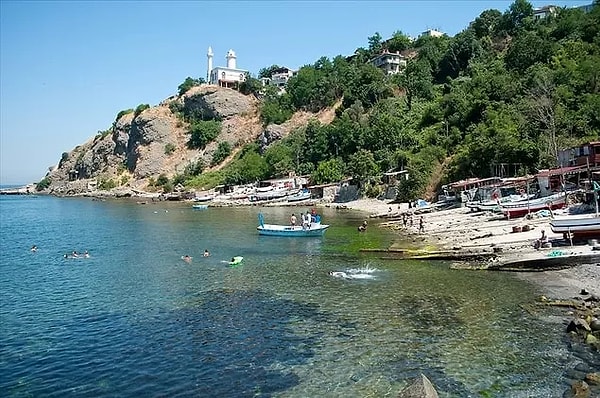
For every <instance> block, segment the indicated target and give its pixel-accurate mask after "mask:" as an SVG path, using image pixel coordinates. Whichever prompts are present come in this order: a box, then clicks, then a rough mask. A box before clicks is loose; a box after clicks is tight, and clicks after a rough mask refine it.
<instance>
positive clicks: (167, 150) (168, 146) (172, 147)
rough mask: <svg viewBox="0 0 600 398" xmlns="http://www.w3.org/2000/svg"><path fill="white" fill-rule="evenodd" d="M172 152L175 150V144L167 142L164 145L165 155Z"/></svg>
mask: <svg viewBox="0 0 600 398" xmlns="http://www.w3.org/2000/svg"><path fill="white" fill-rule="evenodd" d="M173 152H175V145H174V144H171V143H170V142H169V143H168V144H166V145H165V155H171V154H172V153H173Z"/></svg>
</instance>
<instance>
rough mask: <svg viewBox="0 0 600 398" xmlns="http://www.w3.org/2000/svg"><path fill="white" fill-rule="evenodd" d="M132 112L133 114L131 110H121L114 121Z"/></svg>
mask: <svg viewBox="0 0 600 398" xmlns="http://www.w3.org/2000/svg"><path fill="white" fill-rule="evenodd" d="M132 112H133V109H123V110H122V111H120V112H119V113H117V118H116V119H115V121H116V120H119V119H120V118H121V117H123V116H125V115H127V114H129V113H132Z"/></svg>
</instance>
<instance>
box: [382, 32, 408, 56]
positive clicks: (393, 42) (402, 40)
mask: <svg viewBox="0 0 600 398" xmlns="http://www.w3.org/2000/svg"><path fill="white" fill-rule="evenodd" d="M385 45H386V47H387V49H388V50H389V51H391V52H396V51H400V52H401V51H404V50H406V49H407V48H409V47H410V38H409V37H408V36H407V35H405V34H404V33H402V31H400V30H398V31H396V32H394V34H393V35H392V37H391V38H390V39H389V40H387V41H386V42H385Z"/></svg>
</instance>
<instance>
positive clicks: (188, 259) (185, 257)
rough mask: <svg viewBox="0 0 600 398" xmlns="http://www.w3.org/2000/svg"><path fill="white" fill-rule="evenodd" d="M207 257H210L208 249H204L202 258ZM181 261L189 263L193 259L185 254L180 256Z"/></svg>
mask: <svg viewBox="0 0 600 398" xmlns="http://www.w3.org/2000/svg"><path fill="white" fill-rule="evenodd" d="M208 256H210V252H209V251H208V249H204V253H203V254H202V257H208ZM181 259H182V260H183V261H185V262H186V263H191V262H192V259H193V257H192V256H190V255H188V254H186V255H185V256H181Z"/></svg>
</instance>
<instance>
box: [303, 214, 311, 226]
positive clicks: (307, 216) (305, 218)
mask: <svg viewBox="0 0 600 398" xmlns="http://www.w3.org/2000/svg"><path fill="white" fill-rule="evenodd" d="M310 220H311V217H310V212H309V211H308V210H307V211H306V214H304V215H302V227H303V228H305V229H309V228H310Z"/></svg>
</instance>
